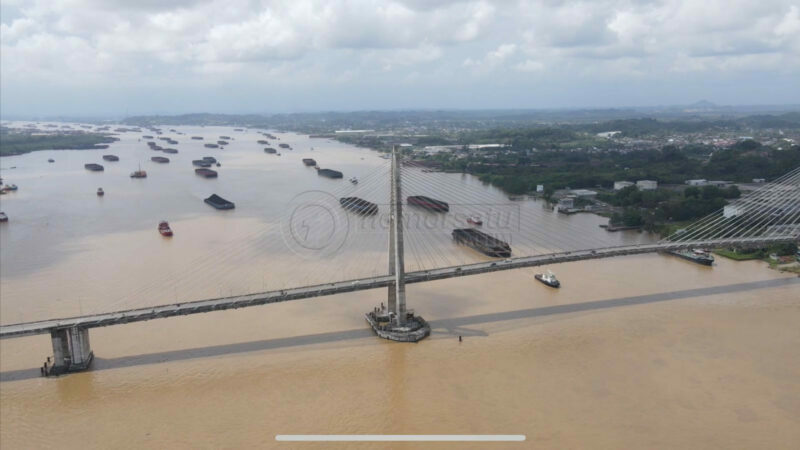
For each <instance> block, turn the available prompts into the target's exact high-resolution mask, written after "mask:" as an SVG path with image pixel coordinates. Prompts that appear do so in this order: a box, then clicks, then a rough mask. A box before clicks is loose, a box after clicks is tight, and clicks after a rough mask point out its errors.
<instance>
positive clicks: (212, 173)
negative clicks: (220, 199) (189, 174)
mask: <svg viewBox="0 0 800 450" xmlns="http://www.w3.org/2000/svg"><path fill="white" fill-rule="evenodd" d="M194 173H195V175H200V176H202V177H205V178H217V171H216V170H211V169H194Z"/></svg>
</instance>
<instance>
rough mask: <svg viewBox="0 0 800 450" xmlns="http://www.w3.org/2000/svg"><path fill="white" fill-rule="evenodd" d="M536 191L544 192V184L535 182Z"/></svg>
mask: <svg viewBox="0 0 800 450" xmlns="http://www.w3.org/2000/svg"><path fill="white" fill-rule="evenodd" d="M536 192H544V185H543V184H537V185H536Z"/></svg>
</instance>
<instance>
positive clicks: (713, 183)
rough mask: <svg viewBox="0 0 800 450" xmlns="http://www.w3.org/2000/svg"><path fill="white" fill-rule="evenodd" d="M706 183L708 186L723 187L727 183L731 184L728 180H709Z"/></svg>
mask: <svg viewBox="0 0 800 450" xmlns="http://www.w3.org/2000/svg"><path fill="white" fill-rule="evenodd" d="M708 184H709V185H710V186H717V187H723V186H727V185H729V184H731V182H730V181H709V182H708Z"/></svg>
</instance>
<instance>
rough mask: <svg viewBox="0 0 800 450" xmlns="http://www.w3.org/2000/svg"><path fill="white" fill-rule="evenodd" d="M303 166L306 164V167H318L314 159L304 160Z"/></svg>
mask: <svg viewBox="0 0 800 450" xmlns="http://www.w3.org/2000/svg"><path fill="white" fill-rule="evenodd" d="M303 164H305V165H307V166H316V165H317V162H316V161H314V160H313V159H311V158H303Z"/></svg>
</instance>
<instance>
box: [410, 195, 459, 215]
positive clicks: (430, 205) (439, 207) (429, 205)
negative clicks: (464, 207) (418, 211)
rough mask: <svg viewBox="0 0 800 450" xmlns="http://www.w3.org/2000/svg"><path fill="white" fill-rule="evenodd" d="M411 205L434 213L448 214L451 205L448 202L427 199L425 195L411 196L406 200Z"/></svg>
mask: <svg viewBox="0 0 800 450" xmlns="http://www.w3.org/2000/svg"><path fill="white" fill-rule="evenodd" d="M406 202H407V203H408V204H409V205H414V206H418V207H420V208H424V209H427V210H430V211H434V212H448V211H450V205H448V204H447V202H443V201H441V200H436V199H434V198H430V197H425V196H424V195H411V196H409V197H407V198H406Z"/></svg>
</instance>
